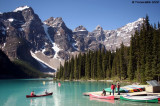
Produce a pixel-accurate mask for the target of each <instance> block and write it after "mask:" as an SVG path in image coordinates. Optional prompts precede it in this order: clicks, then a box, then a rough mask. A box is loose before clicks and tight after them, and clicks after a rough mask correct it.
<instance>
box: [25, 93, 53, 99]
mask: <svg viewBox="0 0 160 106" xmlns="http://www.w3.org/2000/svg"><path fill="white" fill-rule="evenodd" d="M52 94H53V92H51V93H48V94H43V95H34V96H31V95H26V98H32V97H43V96H49V95H52Z"/></svg>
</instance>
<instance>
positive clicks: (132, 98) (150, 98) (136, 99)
mask: <svg viewBox="0 0 160 106" xmlns="http://www.w3.org/2000/svg"><path fill="white" fill-rule="evenodd" d="M120 100H126V101H132V102H148V103H158V97H157V96H120Z"/></svg>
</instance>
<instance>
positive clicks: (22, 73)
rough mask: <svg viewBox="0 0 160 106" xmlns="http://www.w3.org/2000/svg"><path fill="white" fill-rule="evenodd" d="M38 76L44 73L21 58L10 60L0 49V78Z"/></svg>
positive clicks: (42, 75)
mask: <svg viewBox="0 0 160 106" xmlns="http://www.w3.org/2000/svg"><path fill="white" fill-rule="evenodd" d="M40 77H45V75H44V74H43V73H42V72H40V71H38V70H36V69H35V68H33V67H32V66H31V65H30V64H28V63H26V62H24V61H22V60H18V59H17V60H15V61H13V62H11V61H10V60H9V58H8V57H7V56H6V54H5V53H3V52H2V51H1V50H0V79H11V78H12V79H13V78H40Z"/></svg>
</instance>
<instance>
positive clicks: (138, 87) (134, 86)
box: [128, 85, 143, 91]
mask: <svg viewBox="0 0 160 106" xmlns="http://www.w3.org/2000/svg"><path fill="white" fill-rule="evenodd" d="M128 87H131V88H133V89H136V90H137V91H143V87H140V86H137V85H128Z"/></svg>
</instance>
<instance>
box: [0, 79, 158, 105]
mask: <svg viewBox="0 0 160 106" xmlns="http://www.w3.org/2000/svg"><path fill="white" fill-rule="evenodd" d="M60 83H61V86H60V87H59V86H58V82H57V81H51V80H44V79H32V80H25V79H24V80H0V93H1V96H0V106H128V105H129V106H135V105H137V106H160V104H155V103H137V102H128V101H120V100H97V99H96V100H95V99H94V100H93V99H90V98H89V97H88V96H83V93H84V92H92V91H101V90H102V89H103V88H106V87H109V86H110V85H111V83H106V82H87V81H86V82H85V81H84V82H72V81H64V82H63V81H62V82H60ZM45 89H47V90H48V91H49V92H53V95H52V96H46V97H39V98H26V95H28V94H30V92H31V91H32V90H34V91H35V93H36V94H44V90H45Z"/></svg>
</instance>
